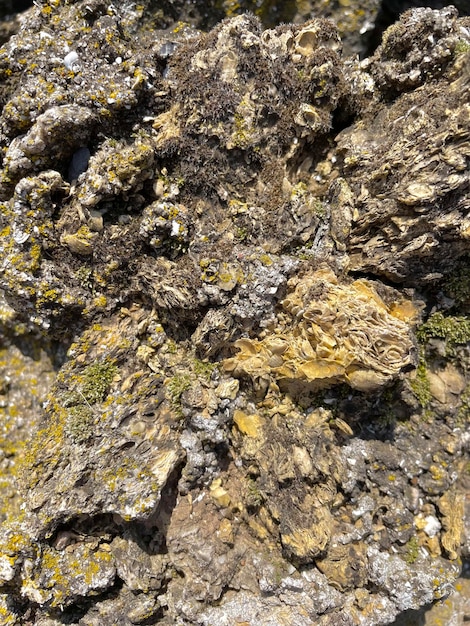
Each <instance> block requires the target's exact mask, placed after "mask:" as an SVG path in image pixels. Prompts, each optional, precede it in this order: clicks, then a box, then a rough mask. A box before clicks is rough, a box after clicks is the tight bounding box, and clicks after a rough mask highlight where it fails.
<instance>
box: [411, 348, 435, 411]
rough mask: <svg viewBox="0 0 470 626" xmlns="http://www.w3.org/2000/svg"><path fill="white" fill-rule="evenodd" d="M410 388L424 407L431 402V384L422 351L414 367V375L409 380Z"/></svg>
mask: <svg viewBox="0 0 470 626" xmlns="http://www.w3.org/2000/svg"><path fill="white" fill-rule="evenodd" d="M410 385H411V389H412V390H413V393H414V394H415V396H416V398H417V400H418V402H419V403H420V405H421V406H422V407H423V409H425V408H426V407H427V406H428V405H429V403H430V402H431V399H432V396H431V385H430V382H429V378H428V376H427V373H426V361H425V359H424V352H423V351H422V353H421V354H420V359H419V364H418V367H417V369H416V377H415V378H414V379H413V380H411V381H410Z"/></svg>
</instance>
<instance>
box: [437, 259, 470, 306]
mask: <svg viewBox="0 0 470 626" xmlns="http://www.w3.org/2000/svg"><path fill="white" fill-rule="evenodd" d="M467 263H468V260H467ZM443 289H444V291H445V293H446V294H448V295H449V296H450V297H451V298H453V299H454V300H455V303H456V304H457V305H462V304H463V305H466V304H469V303H470V267H469V266H468V265H467V266H466V267H465V266H464V267H460V268H459V269H457V270H456V271H455V272H452V274H450V275H449V276H448V277H446V284H445V285H444V286H443Z"/></svg>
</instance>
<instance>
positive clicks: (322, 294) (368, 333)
mask: <svg viewBox="0 0 470 626" xmlns="http://www.w3.org/2000/svg"><path fill="white" fill-rule="evenodd" d="M290 286H291V287H294V289H293V290H292V291H291V293H289V294H288V296H287V297H286V299H285V300H284V301H283V302H282V306H283V309H284V312H285V314H287V315H285V321H284V320H282V321H281V323H280V324H279V326H278V327H277V328H276V329H275V331H274V333H273V334H272V335H268V336H267V337H265V338H263V339H262V340H251V339H240V340H239V341H237V342H235V346H236V347H237V348H238V349H239V353H238V354H237V355H236V356H235V357H233V358H231V359H227V360H226V361H225V363H224V367H225V369H226V370H227V371H230V372H233V373H234V374H235V375H243V374H245V375H246V374H248V375H250V376H251V377H252V378H254V379H262V378H264V379H266V378H267V377H268V378H271V379H273V378H274V379H276V380H279V381H287V382H289V381H292V382H293V381H305V382H308V383H315V384H316V385H317V386H318V387H326V386H329V385H331V384H334V383H338V382H347V383H348V384H349V385H350V386H351V387H353V388H354V389H358V390H360V391H364V392H368V391H374V390H376V389H379V388H380V387H382V386H383V385H385V384H386V383H388V382H390V381H391V380H393V379H394V378H396V377H397V376H398V374H399V373H400V372H401V371H402V370H403V369H404V368H407V367H410V366H413V365H415V354H414V343H413V339H412V327H411V321H410V320H412V319H414V317H415V313H414V311H415V309H414V305H413V303H411V302H407V301H403V300H401V301H400V302H399V303H395V305H396V306H393V305H391V306H387V305H386V304H385V302H384V301H383V300H382V299H381V298H380V296H379V295H378V294H377V292H376V291H375V289H374V287H373V285H372V284H371V283H369V282H368V281H366V280H362V279H361V280H356V281H354V282H353V283H351V284H349V285H347V284H346V285H345V284H339V283H338V280H337V278H336V276H335V275H334V274H333V272H332V271H331V270H319V271H316V272H313V273H311V274H308V275H307V276H304V277H303V278H302V279H301V280H298V279H294V280H293V281H291V283H290Z"/></svg>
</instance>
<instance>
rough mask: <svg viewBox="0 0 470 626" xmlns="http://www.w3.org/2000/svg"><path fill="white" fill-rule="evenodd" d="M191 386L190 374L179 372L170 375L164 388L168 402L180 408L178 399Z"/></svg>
mask: <svg viewBox="0 0 470 626" xmlns="http://www.w3.org/2000/svg"><path fill="white" fill-rule="evenodd" d="M190 387H191V376H190V375H189V374H180V375H177V376H172V377H171V378H169V379H168V381H167V383H166V389H167V391H168V393H169V396H170V402H171V404H172V405H173V407H174V408H177V409H180V408H181V407H180V400H181V396H182V395H183V393H184V392H185V391H186V390H187V389H189V388H190Z"/></svg>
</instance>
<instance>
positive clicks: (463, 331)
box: [416, 312, 470, 357]
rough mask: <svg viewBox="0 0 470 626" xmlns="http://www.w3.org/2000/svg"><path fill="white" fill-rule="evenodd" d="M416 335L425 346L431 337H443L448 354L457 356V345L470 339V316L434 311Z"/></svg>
mask: <svg viewBox="0 0 470 626" xmlns="http://www.w3.org/2000/svg"><path fill="white" fill-rule="evenodd" d="M416 335H417V338H418V341H419V342H420V344H421V345H423V346H424V345H425V344H426V343H428V341H429V340H431V339H441V340H442V341H444V342H445V354H446V356H449V357H455V356H456V355H457V350H456V349H457V346H458V345H462V344H466V343H468V342H469V341H470V318H468V317H463V316H462V317H457V316H452V315H447V316H446V315H444V314H443V313H441V312H437V313H433V314H432V315H431V316H430V317H429V318H428V319H427V320H426V322H425V323H424V324H422V326H420V327H419V328H418V330H417V333H416Z"/></svg>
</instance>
